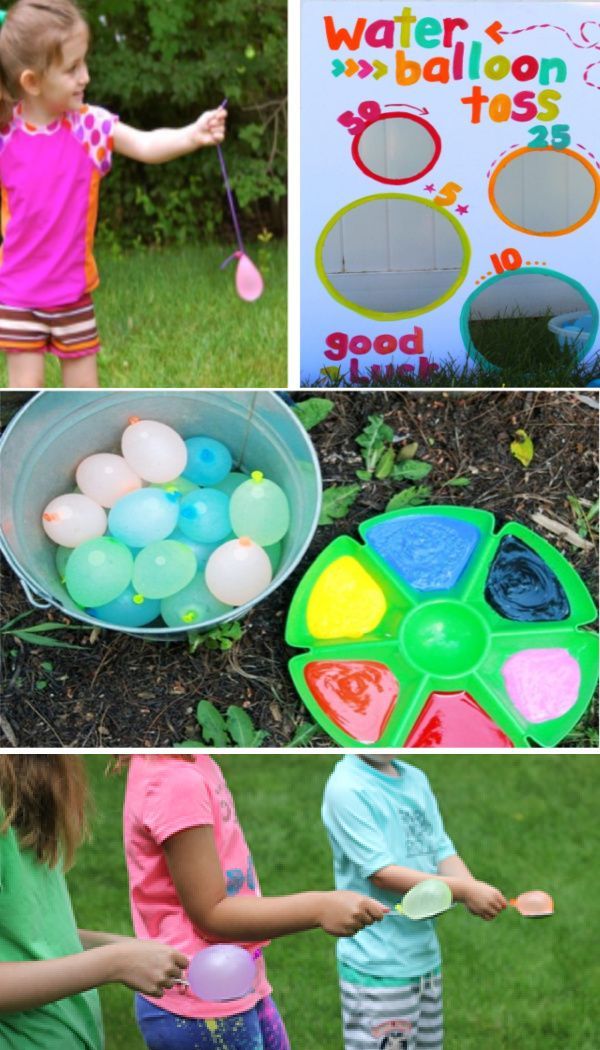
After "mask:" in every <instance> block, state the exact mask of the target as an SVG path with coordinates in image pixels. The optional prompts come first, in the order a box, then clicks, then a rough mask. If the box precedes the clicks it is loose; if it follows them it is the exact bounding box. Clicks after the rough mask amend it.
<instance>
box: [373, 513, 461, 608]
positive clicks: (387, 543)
mask: <svg viewBox="0 0 600 1050" xmlns="http://www.w3.org/2000/svg"><path fill="white" fill-rule="evenodd" d="M478 539H479V529H478V528H477V526H476V525H472V524H471V523H470V522H468V521H458V520H456V519H454V518H444V517H441V516H439V515H435V514H428V515H425V514H415V515H409V516H406V517H402V518H397V519H395V520H390V521H382V522H380V523H379V524H378V525H374V526H373V528H371V529H369V531H368V532H367V535H366V540H367V543H368V545H369V546H370V547H372V548H373V550H374V551H376V552H377V554H379V556H380V557H381V558H383V560H384V561H385V562H387V564H388V565H389V566H390V568H392V569H393V570H394V571H395V572H397V573H398V574H399V575H400V576H401V577H402V578H403V579H404V580H405V581H406V582H407V583H408V584H410V586H411V587H413V588H414V589H415V590H417V591H448V590H451V588H452V587H454V586H455V584H456V583H457V582H458V580H459V579H460V576H461V575H462V573H463V572H464V570H465V568H466V566H467V564H468V562H469V559H470V557H471V555H472V553H473V551H474V549H475V547H476V545H477V541H478Z"/></svg>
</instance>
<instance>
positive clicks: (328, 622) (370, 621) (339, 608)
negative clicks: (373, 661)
mask: <svg viewBox="0 0 600 1050" xmlns="http://www.w3.org/2000/svg"><path fill="white" fill-rule="evenodd" d="M385 610H386V603H385V597H384V594H383V591H382V590H381V587H379V585H378V584H377V583H376V582H375V580H374V579H373V578H372V577H371V576H369V574H368V572H366V571H365V569H363V567H362V565H361V564H360V562H358V561H356V559H355V558H351V557H350V556H349V555H344V557H342V558H338V559H337V560H336V561H334V562H332V563H331V565H328V567H327V568H326V569H325V571H324V572H323V573H322V575H321V576H320V577H319V579H318V580H317V582H316V584H315V586H314V588H313V592H312V594H311V596H310V599H309V602H308V608H307V612H306V620H307V625H308V629H309V631H310V633H311V634H312V636H313V638H362V637H363V636H364V635H365V634H369V632H370V631H374V630H375V628H376V627H377V625H378V623H380V621H381V619H382V617H383V615H384V613H385Z"/></svg>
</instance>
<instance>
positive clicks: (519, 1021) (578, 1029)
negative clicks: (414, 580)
mask: <svg viewBox="0 0 600 1050" xmlns="http://www.w3.org/2000/svg"><path fill="white" fill-rule="evenodd" d="M86 761H87V764H88V768H89V771H90V774H91V777H92V783H93V789H94V795H95V799H96V818H95V821H94V841H93V842H92V843H91V844H88V845H87V846H85V847H84V848H83V849H82V850H81V853H80V855H79V859H78V862H77V865H76V867H75V869H74V870H73V871H72V873H71V874H70V876H69V883H70V887H71V892H72V895H73V900H74V905H75V910H76V914H77V917H78V921H79V924H80V925H81V926H84V927H92V928H94V927H95V928H100V929H101V928H104V929H106V928H110V929H112V930H115V931H117V932H121V933H127V932H129V931H130V925H129V912H128V901H127V884H126V875H125V868H124V863H123V856H122V846H121V821H120V811H121V802H122V794H123V787H124V783H123V778H122V777H111V778H109V779H106V778H105V777H104V768H105V766H106V762H107V759H106V758H105V757H100V756H98V757H97V756H94V757H88V758H87V759H86ZM336 761H337V759H336V758H335V757H332V756H324V755H315V754H307V755H303V756H298V755H290V754H287V755H283V754H282V755H281V756H279V755H230V756H229V755H228V756H226V757H221V758H219V762H220V764H221V766H222V768H223V770H224V773H225V776H226V778H227V781H228V783H229V786H230V788H231V790H232V793H233V796H234V798H235V800H236V804H237V809H238V815H239V818H240V821H241V823H242V826H243V828H244V830H245V833H246V837H247V839H248V841H249V843H250V846H251V849H252V852H253V855H254V860H255V863H256V867H257V870H258V872H259V875H260V879H261V884H262V891H263V893H264V894H265V895H268V894H281V893H290V892H294V891H297V890H302V889H305V888H315V887H322V888H328V887H329V886H330V885H331V862H330V854H329V847H328V844H327V840H326V837H325V833H324V831H323V829H322V826H321V822H320V816H319V811H320V803H321V796H322V792H323V787H324V784H325V780H326V779H327V776H328V774H329V772H330V770H331V769H332V767H333V765H334V763H335V762H336ZM594 761H596V765H595V766H594V764H593V763H594ZM411 763H412V764H413V765H415V766H418V767H419V768H421V769H423V770H424V771H425V772H426V773H427V775H428V776H429V778H430V780H431V783H432V785H433V788H434V790H435V792H436V794H437V797H438V800H439V803H440V807H441V809H442V813H443V814H444V818H445V822H446V827H447V830H448V832H449V834H450V835H451V836H452V838H453V840H454V842H455V844H456V846H457V849H458V851H459V852H460V853H461V854H462V856H463V857H464V859H465V860H466V862H467V863H468V864H469V865H470V866H471V868H472V870H473V871H474V873H475V874H477V875H478V877H480V878H482V879H485V880H488V881H490V882H493V883H495V884H496V885H498V886H500V887H501V889H502V890H503V891H504V892H505V893H506V894H507V895H509V896H512V895H513V894H517V893H519V892H520V891H522V890H526V889H546V890H547V891H548V892H550V893H551V894H552V895H553V897H554V899H555V903H556V915H555V916H554V918H552V919H546V920H538V921H531V920H530V921H527V920H525V919H522V918H521V917H520V916H519V915H518V914H517V913H516V912H515V911H514V910H513V909H510V910H509V911H508V912H505V913H503V914H502V915H501V916H499V918H498V919H497V920H496V921H495V922H493V923H490V924H488V923H484V922H482V921H481V920H479V919H476V918H474V917H473V916H471V915H469V914H468V913H467V912H466V911H465V910H464V909H463V908H460V907H459V908H457V909H455V910H454V911H452V912H450V913H449V914H448V915H445V916H443V917H442V918H440V920H439V921H438V930H439V935H440V939H441V942H442V949H443V952H444V959H445V1012H446V1042H445V1050H516V1048H518V1050H521V1048H522V1050H549V1048H552V1050H555V1048H559V1047H563V1046H564V1047H567V1046H568V1047H573V1048H577V1050H595V1048H596V1047H597V1046H598V1029H599V1026H600V1006H599V1001H598V995H597V990H598V987H599V986H600V961H599V959H600V957H599V955H598V945H597V930H598V927H599V923H600V899H599V897H598V893H597V889H596V882H597V845H596V842H597V832H596V827H597V816H595V815H594V814H597V812H598V807H599V805H600V797H599V796H600V791H599V786H598V785H599V780H598V776H597V774H598V758H597V757H596V756H592V755H579V756H574V755H565V756H557V755H539V756H538V755H535V756H534V755H530V756H521V755H518V756H491V755H482V756H445V755H437V756H428V757H427V756H425V757H421V756H419V757H418V758H416V759H413V758H411ZM594 960H595V961H594ZM267 963H268V970H269V976H270V979H271V982H272V984H273V988H274V993H275V997H276V1000H277V1003H278V1005H279V1008H280V1010H281V1012H282V1014H283V1016H284V1019H285V1022H286V1025H287V1027H288V1031H289V1034H290V1038H291V1043H292V1047H293V1048H294V1050H315V1048H317V1047H319V1048H322V1050H342V1042H341V1034H340V1025H339V1020H338V994H337V983H336V976H335V963H334V942H333V940H332V939H331V938H329V937H327V936H326V935H325V934H323V933H321V932H320V931H312V932H309V933H303V934H299V935H297V936H295V937H289V938H285V939H282V940H279V941H275V942H273V944H272V945H271V947H270V948H269V949H268V951H267ZM102 1001H103V1007H104V1016H105V1025H106V1032H107V1050H141V1048H142V1042H141V1040H140V1038H139V1036H138V1034H137V1032H136V1030H135V1025H134V1022H133V1018H132V995H131V993H130V992H128V990H127V989H124V988H120V987H116V986H112V987H108V988H105V989H103V991H102Z"/></svg>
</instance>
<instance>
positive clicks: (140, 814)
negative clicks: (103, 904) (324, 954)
mask: <svg viewBox="0 0 600 1050" xmlns="http://www.w3.org/2000/svg"><path fill="white" fill-rule="evenodd" d="M206 825H210V826H211V827H212V829H213V833H214V838H215V843H216V847H217V852H218V855H219V859H220V862H221V866H222V869H223V875H224V877H225V881H226V885H227V894H228V896H234V895H238V894H240V895H242V896H260V886H259V884H258V879H257V877H256V874H255V872H254V867H253V864H252V857H251V856H250V851H249V849H248V846H247V843H246V840H245V838H244V834H243V832H242V829H241V827H240V825H239V823H238V820H237V817H236V813H235V806H234V803H233V799H232V797H231V794H230V792H229V789H228V787H227V784H226V783H225V779H224V777H223V774H222V773H221V770H220V769H219V766H218V765H217V764H216V762H214V760H213V759H212V758H210V757H209V756H208V755H197V756H194V761H193V762H189V761H183V760H182V759H180V758H174V757H171V756H160V755H156V756H152V757H145V756H142V755H134V756H133V757H132V759H131V764H130V767H129V776H128V778H127V791H126V794H125V806H124V812H123V833H124V840H125V858H126V861H127V870H128V873H129V897H130V903H131V914H132V918H133V927H134V930H135V934H136V937H139V938H141V939H143V940H155V941H160V942H162V943H163V944H170V945H172V946H173V947H174V948H177V949H178V950H179V951H182V952H184V954H186V955H188V956H189V957H190V958H191V957H192V956H193V955H195V953H196V952H197V951H200V950H201V949H202V948H206V947H208V945H209V943H214V942H209V941H208V940H207V939H206V937H205V936H204V935H203V933H202V931H201V930H199V929H198V928H197V927H196V926H194V924H193V923H192V921H191V920H190V919H189V918H188V916H187V914H186V912H185V911H184V909H183V907H182V904H181V901H180V900H179V897H178V895H177V891H176V889H175V886H174V884H173V880H172V879H171V875H170V873H169V868H168V865H167V862H166V859H165V854H164V852H163V850H162V843H163V842H165V841H166V840H167V839H168V838H170V836H171V835H175V834H177V832H178V831H183V830H185V829H186V828H193V827H200V826H206ZM266 943H268V942H266V941H260V942H254V943H252V944H244V945H243V947H244V948H247V949H248V950H249V951H250V952H251V953H252V954H255V957H256V962H257V979H256V982H255V986H254V991H253V992H252V993H251V994H250V995H248V996H246V997H245V998H244V999H237V1000H235V1002H225V1003H223V1002H212V1003H211V1002H206V1001H204V1000H201V999H198V998H197V997H196V996H195V995H194V994H193V993H192V992H191V991H190V990H189V989H188V988H185V990H184V988H183V986H177V985H176V986H175V988H172V989H170V990H168V991H166V992H165V994H164V996H163V997H162V998H161V999H150V1001H151V1002H154V1003H156V1005H157V1006H160V1008H161V1009H163V1010H168V1011H169V1012H170V1013H173V1014H179V1015H181V1016H182V1017H199V1018H213V1017H214V1018H217V1017H229V1016H231V1015H232V1014H237V1013H244V1012H245V1011H246V1010H251V1009H252V1008H253V1007H254V1006H255V1005H256V1003H257V1002H258V1001H259V1000H260V999H264V998H265V996H267V995H269V994H270V992H271V986H270V985H269V983H268V981H267V978H266V973H265V965H264V959H263V957H262V954H261V953H260V952H259V951H258V949H260V948H261V947H262V946H264V945H265V944H266ZM148 998H149V997H148Z"/></svg>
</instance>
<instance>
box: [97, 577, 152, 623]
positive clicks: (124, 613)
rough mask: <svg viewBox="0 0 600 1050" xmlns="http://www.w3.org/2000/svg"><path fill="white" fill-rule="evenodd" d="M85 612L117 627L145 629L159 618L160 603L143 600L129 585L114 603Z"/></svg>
mask: <svg viewBox="0 0 600 1050" xmlns="http://www.w3.org/2000/svg"><path fill="white" fill-rule="evenodd" d="M87 612H88V613H89V614H90V616H95V617H96V619H98V620H104V622H105V623H114V624H115V625H116V626H117V627H145V626H146V624H149V623H152V621H153V620H156V619H157V617H158V616H160V602H159V601H158V600H157V599H156V598H144V597H143V596H142V595H141V594H138V593H137V591H136V590H135V588H134V587H132V585H131V584H129V586H128V587H127V588H126V589H125V590H124V591H123V592H122V594H120V595H119V596H118V597H117V598H115V599H114V601H112V602H107V604H106V605H98V606H95V607H94V608H93V609H88V610H87Z"/></svg>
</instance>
